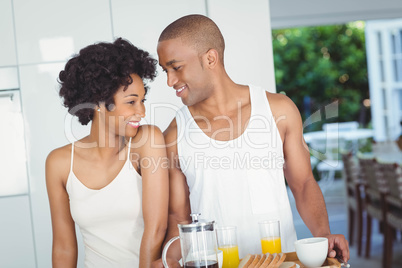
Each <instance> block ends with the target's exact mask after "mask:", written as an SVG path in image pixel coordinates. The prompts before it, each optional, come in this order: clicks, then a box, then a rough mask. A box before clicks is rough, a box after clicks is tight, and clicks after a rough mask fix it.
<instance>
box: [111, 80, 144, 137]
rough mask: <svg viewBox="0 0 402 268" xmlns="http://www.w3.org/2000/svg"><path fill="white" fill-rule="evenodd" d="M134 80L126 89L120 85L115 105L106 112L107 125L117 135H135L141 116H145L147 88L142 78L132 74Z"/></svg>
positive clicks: (115, 96)
mask: <svg viewBox="0 0 402 268" xmlns="http://www.w3.org/2000/svg"><path fill="white" fill-rule="evenodd" d="M131 78H132V79H133V82H132V83H131V84H130V85H129V86H128V87H127V89H126V90H124V86H122V87H120V88H119V89H118V90H117V92H116V94H115V95H114V105H111V106H112V107H109V110H110V111H108V110H106V112H105V124H106V125H105V126H106V129H109V131H110V132H112V134H115V135H116V136H124V137H134V136H135V135H136V134H137V132H138V127H139V126H140V120H141V118H143V117H145V106H144V102H145V89H144V83H143V82H142V79H141V78H140V77H139V76H138V75H137V74H132V75H131Z"/></svg>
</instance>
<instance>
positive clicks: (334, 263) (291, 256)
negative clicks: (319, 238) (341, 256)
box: [285, 252, 341, 268]
mask: <svg viewBox="0 0 402 268" xmlns="http://www.w3.org/2000/svg"><path fill="white" fill-rule="evenodd" d="M285 261H292V262H295V263H297V264H298V265H300V268H303V267H305V266H304V265H303V264H302V263H301V262H300V261H299V259H298V258H297V254H296V252H288V253H286V259H285ZM325 266H328V267H331V268H332V267H337V268H341V264H340V263H339V261H338V260H337V259H335V258H327V259H326V260H325V262H324V264H323V265H322V266H321V267H325Z"/></svg>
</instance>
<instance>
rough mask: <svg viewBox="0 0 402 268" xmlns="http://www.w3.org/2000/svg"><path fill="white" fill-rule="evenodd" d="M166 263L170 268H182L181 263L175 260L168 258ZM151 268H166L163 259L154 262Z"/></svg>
mask: <svg viewBox="0 0 402 268" xmlns="http://www.w3.org/2000/svg"><path fill="white" fill-rule="evenodd" d="M166 261H167V263H168V265H169V268H181V266H180V264H179V262H178V261H176V260H175V259H171V258H167V259H166ZM151 268H164V266H163V263H162V259H159V260H156V261H154V262H152V264H151Z"/></svg>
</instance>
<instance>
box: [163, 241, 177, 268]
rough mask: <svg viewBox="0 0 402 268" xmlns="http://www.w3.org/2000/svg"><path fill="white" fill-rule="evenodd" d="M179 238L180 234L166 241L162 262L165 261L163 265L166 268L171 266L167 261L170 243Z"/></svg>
mask: <svg viewBox="0 0 402 268" xmlns="http://www.w3.org/2000/svg"><path fill="white" fill-rule="evenodd" d="M179 238H180V237H179V236H175V237H173V238H172V239H170V240H169V241H168V242H167V243H166V245H165V247H164V248H163V251H162V263H163V266H164V267H165V268H169V266H168V264H167V261H166V254H167V251H168V249H169V247H170V245H171V244H172V243H173V242H174V241H176V240H177V239H179Z"/></svg>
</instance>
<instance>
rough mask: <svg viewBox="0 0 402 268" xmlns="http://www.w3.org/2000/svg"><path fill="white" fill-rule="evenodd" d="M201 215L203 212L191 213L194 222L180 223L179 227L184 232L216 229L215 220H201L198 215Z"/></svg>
mask: <svg viewBox="0 0 402 268" xmlns="http://www.w3.org/2000/svg"><path fill="white" fill-rule="evenodd" d="M200 215H201V213H192V214H190V216H191V218H192V222H191V223H189V224H178V227H179V229H180V230H181V231H182V232H184V233H189V232H202V231H214V230H215V221H206V220H199V219H198V216H200Z"/></svg>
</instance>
